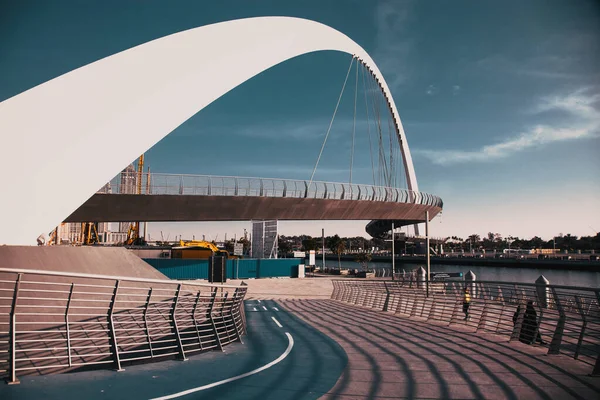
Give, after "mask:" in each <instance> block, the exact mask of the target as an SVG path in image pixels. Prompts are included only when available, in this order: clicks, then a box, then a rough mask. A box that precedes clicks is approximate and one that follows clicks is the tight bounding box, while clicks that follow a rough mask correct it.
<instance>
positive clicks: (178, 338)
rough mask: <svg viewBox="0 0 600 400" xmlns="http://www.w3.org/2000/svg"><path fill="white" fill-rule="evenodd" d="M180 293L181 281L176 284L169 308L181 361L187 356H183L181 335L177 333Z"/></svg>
mask: <svg viewBox="0 0 600 400" xmlns="http://www.w3.org/2000/svg"><path fill="white" fill-rule="evenodd" d="M180 294H181V283H180V284H179V285H177V292H176V294H175V299H174V300H173V308H172V309H171V319H172V320H173V328H174V329H175V336H176V337H177V346H178V347H179V353H181V357H182V358H183V361H187V357H186V356H185V351H184V350H183V343H181V336H180V335H179V327H178V326H177V316H176V313H177V305H178V304H179V295H180Z"/></svg>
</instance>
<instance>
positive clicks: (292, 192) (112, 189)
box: [97, 172, 443, 208]
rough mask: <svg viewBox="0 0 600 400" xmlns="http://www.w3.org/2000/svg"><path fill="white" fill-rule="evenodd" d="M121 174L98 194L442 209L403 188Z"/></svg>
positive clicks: (433, 200)
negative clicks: (280, 199) (342, 202)
mask: <svg viewBox="0 0 600 400" xmlns="http://www.w3.org/2000/svg"><path fill="white" fill-rule="evenodd" d="M137 180H138V174H137V173H136V172H122V173H120V174H119V175H117V176H116V177H115V178H113V179H112V180H111V181H110V182H109V183H107V184H106V185H104V186H103V187H102V188H101V189H100V190H99V191H98V192H97V193H99V194H142V195H199V196H251V197H285V198H311V199H329V200H355V201H384V202H390V203H409V204H421V205H427V206H436V207H440V208H441V207H443V202H442V199H441V198H440V197H438V196H435V195H432V194H428V193H424V192H417V191H412V190H407V189H401V188H394V187H386V186H373V185H364V184H348V183H340V182H325V181H313V182H312V184H311V185H308V183H307V182H308V181H305V180H298V179H278V178H259V177H241V176H214V175H190V174H163V173H152V174H149V173H143V174H142V185H141V188H142V191H141V193H140V192H138V187H139V186H138V185H137V183H138V182H137Z"/></svg>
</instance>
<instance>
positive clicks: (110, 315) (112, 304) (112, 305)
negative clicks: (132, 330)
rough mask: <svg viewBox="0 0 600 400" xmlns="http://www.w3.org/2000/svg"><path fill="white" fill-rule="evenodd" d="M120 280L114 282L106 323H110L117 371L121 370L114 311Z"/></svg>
mask: <svg viewBox="0 0 600 400" xmlns="http://www.w3.org/2000/svg"><path fill="white" fill-rule="evenodd" d="M120 283H121V281H120V280H117V282H116V283H115V289H114V290H113V295H112V299H111V301H110V309H109V311H108V323H109V324H110V336H111V341H112V345H113V349H114V352H115V364H116V365H117V371H123V368H121V358H120V357H119V344H118V342H117V333H116V331H115V321H114V311H115V305H116V303H117V295H118V293H119V284H120Z"/></svg>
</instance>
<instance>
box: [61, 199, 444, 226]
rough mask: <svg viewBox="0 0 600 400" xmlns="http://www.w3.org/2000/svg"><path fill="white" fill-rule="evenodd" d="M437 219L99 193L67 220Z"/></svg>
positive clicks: (385, 209)
mask: <svg viewBox="0 0 600 400" xmlns="http://www.w3.org/2000/svg"><path fill="white" fill-rule="evenodd" d="M427 211H429V218H430V219H432V218H433V217H435V216H436V215H437V214H438V213H439V212H440V211H441V208H440V207H438V206H433V205H422V204H410V203H398V202H386V201H364V200H330V199H310V198H279V197H251V196H247V197H246V196H197V195H135V194H134V195H127V194H95V195H94V196H92V197H91V198H90V199H89V200H88V201H87V202H85V203H84V204H83V205H82V206H81V207H79V208H78V209H77V210H76V211H75V212H73V213H72V214H71V215H70V216H69V217H68V218H67V219H66V220H65V222H85V221H249V220H253V219H255V220H258V219H277V220H403V221H405V222H406V224H412V223H415V222H424V221H425V213H426V212H427Z"/></svg>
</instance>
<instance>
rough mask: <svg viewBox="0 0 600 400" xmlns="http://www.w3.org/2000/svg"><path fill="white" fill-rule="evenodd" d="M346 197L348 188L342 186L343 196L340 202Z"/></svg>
mask: <svg viewBox="0 0 600 400" xmlns="http://www.w3.org/2000/svg"><path fill="white" fill-rule="evenodd" d="M345 195H346V187H345V186H344V184H342V195H341V196H340V200H344V197H345Z"/></svg>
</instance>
